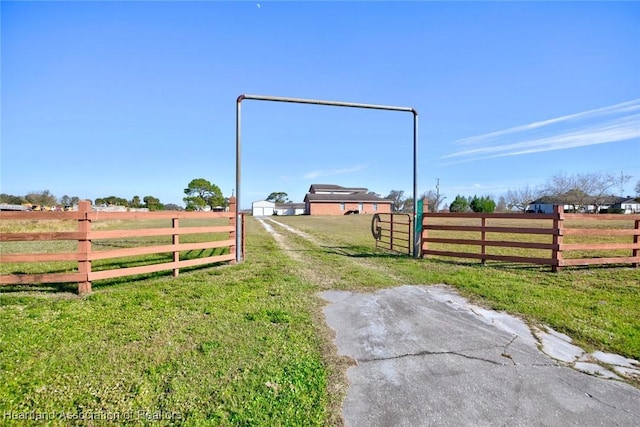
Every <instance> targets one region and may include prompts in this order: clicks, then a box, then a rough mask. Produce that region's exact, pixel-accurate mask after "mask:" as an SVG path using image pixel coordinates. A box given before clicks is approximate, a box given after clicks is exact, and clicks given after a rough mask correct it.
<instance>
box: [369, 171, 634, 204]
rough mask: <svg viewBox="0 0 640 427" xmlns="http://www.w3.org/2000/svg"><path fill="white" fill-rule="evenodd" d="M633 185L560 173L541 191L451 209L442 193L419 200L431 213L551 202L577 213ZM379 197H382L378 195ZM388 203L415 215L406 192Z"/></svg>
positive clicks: (476, 199)
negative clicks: (570, 207)
mask: <svg viewBox="0 0 640 427" xmlns="http://www.w3.org/2000/svg"><path fill="white" fill-rule="evenodd" d="M629 181H631V176H630V175H625V174H620V175H617V174H611V173H602V172H589V173H582V174H576V175H567V174H564V173H559V174H556V175H554V176H552V177H551V178H549V179H548V180H547V181H546V182H545V183H544V184H543V185H541V186H539V187H531V186H528V185H527V186H524V187H521V188H516V189H509V190H508V191H507V192H506V193H505V194H504V195H502V196H500V197H498V198H497V200H496V199H495V198H494V197H493V196H491V195H484V196H478V195H474V196H473V197H464V196H461V195H456V197H455V198H454V199H453V201H451V203H449V204H448V205H447V204H445V203H444V201H445V199H446V197H445V196H444V195H442V194H440V192H439V191H433V190H428V191H426V192H424V193H422V194H421V195H420V196H419V199H426V200H427V203H428V209H429V211H430V212H439V211H442V210H444V211H449V212H471V211H472V212H513V211H520V212H525V211H526V210H527V208H528V207H529V205H531V203H532V202H534V201H535V200H538V199H542V198H547V199H548V200H549V201H550V202H551V203H554V202H562V203H563V204H567V205H571V206H573V209H574V210H576V211H580V210H583V209H584V208H585V207H586V206H594V207H595V208H596V210H597V208H598V207H599V206H602V205H605V204H608V202H609V200H610V199H611V197H613V196H614V195H615V193H616V191H618V192H619V196H622V197H624V196H623V195H622V194H621V193H622V189H623V186H624V185H625V184H627V183H628V182H629ZM634 191H635V197H636V200H637V201H639V202H640V180H638V182H637V183H636V185H635V187H634ZM378 196H379V195H378ZM385 199H389V200H392V202H393V203H392V210H393V212H413V204H414V202H413V198H412V197H405V196H404V191H400V190H392V191H391V192H390V193H389V194H388V195H387V197H385Z"/></svg>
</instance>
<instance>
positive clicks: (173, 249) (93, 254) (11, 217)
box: [0, 197, 244, 293]
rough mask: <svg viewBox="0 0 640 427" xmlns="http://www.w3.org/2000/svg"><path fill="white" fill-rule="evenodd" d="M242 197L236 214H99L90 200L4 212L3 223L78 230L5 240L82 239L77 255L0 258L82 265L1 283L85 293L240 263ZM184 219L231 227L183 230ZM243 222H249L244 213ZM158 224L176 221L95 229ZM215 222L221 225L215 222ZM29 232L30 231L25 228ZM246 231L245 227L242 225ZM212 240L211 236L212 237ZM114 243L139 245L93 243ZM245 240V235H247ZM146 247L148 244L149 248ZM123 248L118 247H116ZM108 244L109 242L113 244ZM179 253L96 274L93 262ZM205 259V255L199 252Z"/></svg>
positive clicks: (6, 277)
mask: <svg viewBox="0 0 640 427" xmlns="http://www.w3.org/2000/svg"><path fill="white" fill-rule="evenodd" d="M237 218H238V215H237V213H236V199H235V198H234V197H232V198H231V199H230V212H176V211H161V212H99V211H98V212H96V211H92V210H91V205H90V203H89V202H88V201H82V202H80V203H79V204H78V211H71V212H0V220H1V221H2V222H3V224H4V222H5V221H23V222H41V221H76V222H77V230H76V231H44V232H15V233H13V232H6V233H1V234H0V242H2V243H3V244H4V243H6V244H11V243H10V242H38V241H76V242H77V247H78V250H77V251H76V252H58V253H11V254H6V253H4V252H2V253H1V254H0V260H1V261H2V263H3V264H5V263H47V262H65V261H71V262H76V263H77V269H78V271H77V272H69V273H39V274H2V275H0V284H2V285H9V284H34V283H66V282H77V283H78V291H79V293H86V292H90V291H91V282H92V281H94V280H104V279H109V278H115V277H123V276H131V275H140V274H149V273H155V272H158V271H165V270H173V274H174V276H177V275H178V273H179V269H180V268H186V267H194V266H200V265H207V264H215V263H221V262H231V263H235V259H236V238H235V237H236V236H235V230H236V221H237ZM180 219H197V220H213V221H215V220H217V219H222V220H226V221H227V225H222V224H221V225H211V226H198V227H180ZM240 219H241V220H243V218H242V215H241V216H240ZM122 220H126V221H154V220H171V225H170V226H169V227H162V228H138V229H124V230H122V229H121V230H92V229H91V227H92V222H95V221H122ZM214 223H215V222H214ZM25 228H26V227H25ZM242 230H243V231H244V227H242ZM195 234H197V235H203V236H208V235H218V236H219V235H220V234H223V235H224V236H226V237H225V238H223V239H220V238H219V237H218V238H215V239H213V240H209V241H206V242H198V243H180V236H183V235H195ZM158 236H170V237H171V239H172V243H171V244H155V245H153V244H149V243H153V242H149V241H144V240H142V241H140V240H135V239H138V238H144V237H158ZM209 238H210V237H209ZM110 239H129V240H127V241H126V242H127V246H128V245H129V244H131V243H132V242H131V240H130V239H134V240H133V244H134V245H136V246H135V247H130V248H118V249H105V250H97V251H96V250H92V242H94V243H95V241H100V243H101V244H102V242H103V241H109V240H110ZM242 239H244V235H243V236H242ZM145 243H146V245H145ZM116 244H117V243H116ZM107 245H108V243H107ZM218 248H220V249H224V248H229V250H228V253H223V254H220V255H212V254H211V252H207V253H205V254H203V255H206V256H199V257H197V258H193V259H180V256H181V254H183V255H184V254H185V253H188V252H189V251H208V250H210V249H218ZM163 253H164V254H173V261H171V262H161V263H154V264H148V265H141V266H136V267H123V268H115V269H105V270H98V271H95V270H92V264H91V263H92V262H93V261H98V260H109V259H117V258H127V257H135V256H142V255H152V254H163ZM198 255H200V254H198Z"/></svg>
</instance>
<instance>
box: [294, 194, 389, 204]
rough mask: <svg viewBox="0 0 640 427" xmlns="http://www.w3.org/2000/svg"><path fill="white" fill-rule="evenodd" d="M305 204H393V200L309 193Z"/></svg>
mask: <svg viewBox="0 0 640 427" xmlns="http://www.w3.org/2000/svg"><path fill="white" fill-rule="evenodd" d="M304 201H305V202H320V203H322V202H327V203H337V202H368V203H393V201H392V200H388V199H382V198H380V197H378V196H376V195H375V194H367V193H351V194H314V193H308V194H307V195H306V196H305V197H304Z"/></svg>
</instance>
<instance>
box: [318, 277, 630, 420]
mask: <svg viewBox="0 0 640 427" xmlns="http://www.w3.org/2000/svg"><path fill="white" fill-rule="evenodd" d="M321 296H322V297H323V298H324V299H325V300H327V301H328V302H329V304H328V305H327V306H326V307H325V308H324V313H325V317H326V320H327V323H328V325H329V326H330V327H331V328H332V329H333V330H335V332H336V338H335V344H336V346H337V348H338V352H339V353H340V354H341V355H346V356H349V357H351V358H353V359H354V360H355V361H356V362H357V366H354V367H352V368H350V369H349V370H348V372H347V375H348V378H349V381H350V386H349V389H348V393H347V396H346V399H345V401H344V404H343V416H344V420H345V423H346V425H347V426H367V427H369V426H412V427H413V426H440V425H442V426H489V425H490V426H507V425H508V426H518V425H522V426H531V425H535V426H538V425H539V426H570V425H576V426H577V425H579V426H599V425H602V426H605V425H606V426H613V425H619V426H638V425H640V390H639V389H637V388H635V387H633V386H631V385H628V384H626V383H624V382H623V381H621V380H620V378H621V377H622V375H623V374H624V375H633V374H634V373H640V371H638V369H640V365H637V361H634V360H630V359H625V358H620V357H619V356H615V355H610V354H602V353H599V354H593V355H589V354H586V353H585V352H583V351H582V350H581V349H579V348H578V347H576V346H574V345H572V344H571V343H570V339H569V338H568V337H564V336H562V335H560V334H556V333H553V332H552V331H551V332H549V331H540V330H536V331H534V332H535V334H536V335H534V334H533V333H532V331H531V330H530V329H529V328H528V326H527V325H526V324H525V323H524V322H522V321H521V320H519V319H517V318H514V317H512V316H509V315H506V314H504V313H498V312H495V311H491V310H484V309H482V308H480V307H477V306H474V305H472V304H469V303H468V302H467V301H465V300H464V299H463V298H461V297H460V296H459V295H458V294H456V293H455V291H453V289H451V288H449V287H446V286H401V287H398V288H393V289H385V290H381V291H378V292H376V293H367V294H364V293H362V294H361V293H351V292H344V291H329V292H323V293H322V294H321ZM539 347H540V348H542V349H543V350H544V352H543V351H542V350H541V349H539ZM549 354H551V355H553V356H554V358H552V357H551V356H549ZM557 359H561V360H557ZM614 365H615V366H614ZM578 369H582V371H580V370H578Z"/></svg>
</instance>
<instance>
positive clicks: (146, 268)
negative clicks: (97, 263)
mask: <svg viewBox="0 0 640 427" xmlns="http://www.w3.org/2000/svg"><path fill="white" fill-rule="evenodd" d="M234 259H235V254H226V255H217V256H211V257H206V258H197V259H189V260H184V261H177V262H174V261H172V262H165V263H162V264H151V265H143V266H140V267H127V268H116V269H114V270H103V271H92V272H91V273H89V281H94V280H101V279H113V278H116V277H123V276H134V275H138V274H149V273H157V272H158V271H165V270H173V269H176V268H186V267H195V266H198V265H205V264H214V263H217V262H224V261H232V260H234Z"/></svg>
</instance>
